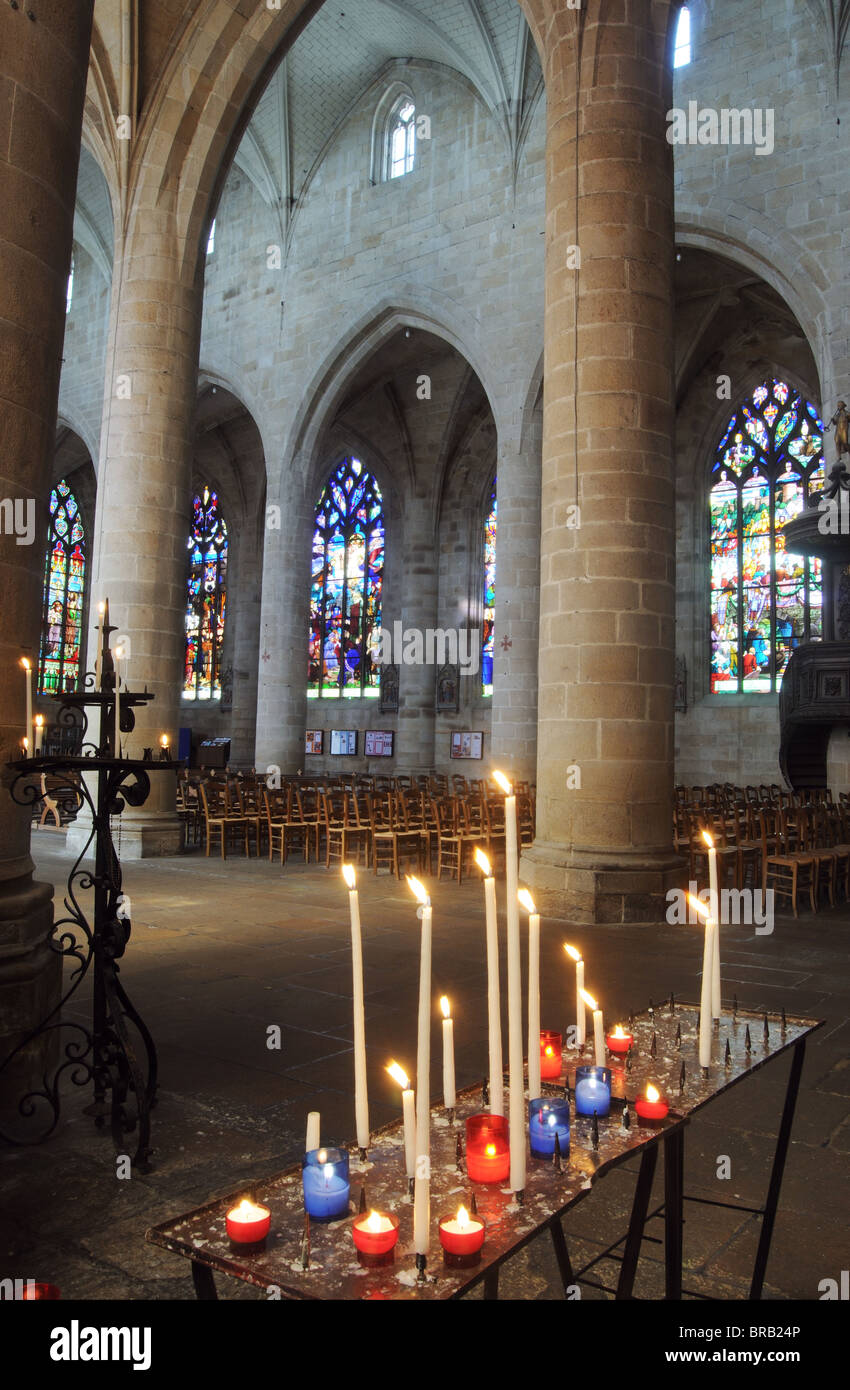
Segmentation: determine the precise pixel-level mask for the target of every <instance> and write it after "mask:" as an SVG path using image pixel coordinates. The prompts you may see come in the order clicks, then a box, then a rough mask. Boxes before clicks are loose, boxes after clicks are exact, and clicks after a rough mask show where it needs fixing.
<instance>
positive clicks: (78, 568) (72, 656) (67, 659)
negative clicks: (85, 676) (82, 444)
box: [38, 478, 86, 695]
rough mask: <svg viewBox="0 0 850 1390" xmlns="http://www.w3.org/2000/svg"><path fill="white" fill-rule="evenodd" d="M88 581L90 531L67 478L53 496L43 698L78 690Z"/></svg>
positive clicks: (41, 677)
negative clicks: (85, 593)
mask: <svg viewBox="0 0 850 1390" xmlns="http://www.w3.org/2000/svg"><path fill="white" fill-rule="evenodd" d="M85 578H86V554H85V531H84V530H83V522H82V518H81V517H80V509H79V506H78V505H77V499H76V497H75V496H74V494H73V492H72V491H71V489H70V488H69V486H68V484H67V483H66V482H65V480H64V478H63V479H62V481H61V482H59V483H57V484H56V486H55V488H54V489H53V491H52V492H51V494H50V530H49V532H48V538H47V561H46V564H45V574H44V606H43V609H42V624H41V651H40V654H39V663H38V689H39V691H40V692H41V693H43V694H47V695H53V694H55V693H56V692H57V691H64V690H76V688H77V682H78V681H79V677H80V642H81V638H82V632H83V596H84V591H85Z"/></svg>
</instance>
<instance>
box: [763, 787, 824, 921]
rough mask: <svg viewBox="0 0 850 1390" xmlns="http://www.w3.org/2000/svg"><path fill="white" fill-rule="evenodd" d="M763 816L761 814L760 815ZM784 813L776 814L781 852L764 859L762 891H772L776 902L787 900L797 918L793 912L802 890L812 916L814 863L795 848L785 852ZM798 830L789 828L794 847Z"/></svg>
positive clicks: (815, 888) (795, 827)
mask: <svg viewBox="0 0 850 1390" xmlns="http://www.w3.org/2000/svg"><path fill="white" fill-rule="evenodd" d="M762 814H763V815H764V814H765V813H762ZM786 814H787V813H786V812H784V811H780V812H779V817H780V834H781V838H782V842H783V843H782V847H781V852H779V853H773V854H771V853H768V854H766V855H765V856H764V887H765V890H766V891H769V890H771V889H772V890H773V892H774V893H775V894H776V896H777V898H780V899H781V898H787V899H788V901H789V902H790V903H791V907H792V908H793V911H794V916H795V917H797V916H799V914H798V912H797V896H798V893H799V892H800V891H801V890H802V891H803V892H808V894H809V903H810V904H811V909H812V912H817V910H818V909H817V891H816V890H817V873H818V868H817V860H816V858H815V856H814V855H813V854H809V853H807V852H804V851H798V850H797V849H796V848H795V849H794V850H790V849H789V848H788V845H789V840H790V839H791V838H792V837H791V836H790V835H789V833H788V832H789V830H790V829H791V827H790V826H789V825H788V822H787V820H786ZM800 829H801V827H800V826H799V825H798V824H795V825H794V826H793V841H794V844H795V846H796V844H797V838H798V833H799V832H800Z"/></svg>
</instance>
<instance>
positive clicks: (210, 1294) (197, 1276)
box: [192, 1260, 218, 1303]
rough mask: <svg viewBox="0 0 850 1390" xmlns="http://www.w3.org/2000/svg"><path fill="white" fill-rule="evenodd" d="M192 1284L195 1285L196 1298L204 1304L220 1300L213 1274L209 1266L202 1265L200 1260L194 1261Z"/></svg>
mask: <svg viewBox="0 0 850 1390" xmlns="http://www.w3.org/2000/svg"><path fill="white" fill-rule="evenodd" d="M192 1283H193V1284H194V1285H195V1296H196V1298H199V1299H201V1300H202V1301H203V1302H204V1303H207V1302H209V1301H210V1300H215V1299H217V1298H218V1292H217V1290H216V1287H215V1277H214V1275H213V1272H212V1270H211V1269H210V1267H209V1265H202V1264H201V1262H200V1260H193V1261H192Z"/></svg>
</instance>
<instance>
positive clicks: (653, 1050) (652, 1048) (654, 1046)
mask: <svg viewBox="0 0 850 1390" xmlns="http://www.w3.org/2000/svg"><path fill="white" fill-rule="evenodd" d="M657 1054H658V1039H657V1038H656V1035H655V1033H654V1032H653V1034H652V1042H651V1043H650V1044H649V1055H650V1057H655V1056H657Z"/></svg>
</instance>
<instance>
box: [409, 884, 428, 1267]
mask: <svg viewBox="0 0 850 1390" xmlns="http://www.w3.org/2000/svg"><path fill="white" fill-rule="evenodd" d="M407 883H408V886H409V888H410V891H411V892H412V893H413V894H414V896H415V897H416V899H417V901H418V902H419V904H420V907H421V909H422V943H421V949H420V953H419V1031H418V1038H417V1045H416V1173H415V1175H414V1177H415V1187H414V1206H413V1245H414V1249H415V1251H416V1254H417V1255H427V1254H428V1250H429V1247H430V1237H431V1229H430V1227H431V899H430V898H429V897H428V894H427V893H426V892H425V889H424V888H423V887H422V884H421V883H420V882H419V880H418V879H416V878H412V877H411V876H410V875H408V879H407Z"/></svg>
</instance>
